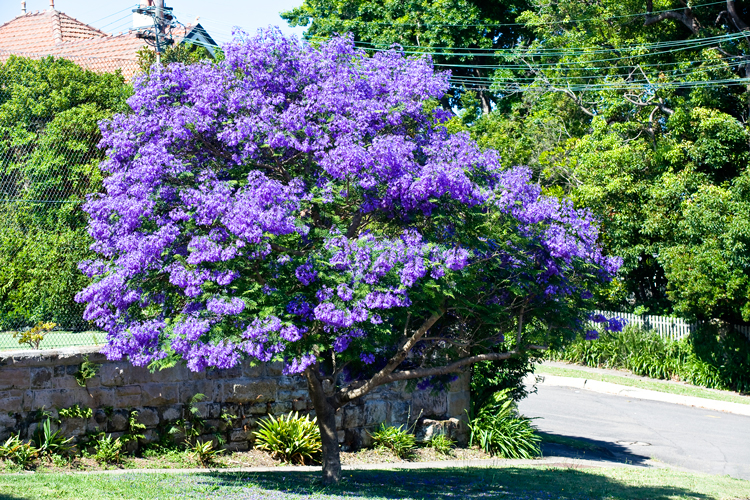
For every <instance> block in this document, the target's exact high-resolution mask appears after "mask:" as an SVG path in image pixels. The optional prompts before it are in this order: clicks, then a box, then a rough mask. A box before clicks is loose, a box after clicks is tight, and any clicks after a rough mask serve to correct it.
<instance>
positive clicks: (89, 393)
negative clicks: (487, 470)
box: [0, 347, 469, 450]
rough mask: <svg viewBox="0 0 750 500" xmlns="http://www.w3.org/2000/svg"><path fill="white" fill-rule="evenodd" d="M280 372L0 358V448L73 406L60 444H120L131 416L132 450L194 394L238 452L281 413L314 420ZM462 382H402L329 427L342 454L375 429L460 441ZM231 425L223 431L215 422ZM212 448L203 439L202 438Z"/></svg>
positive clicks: (80, 358) (295, 381) (48, 355)
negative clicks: (422, 431) (84, 414)
mask: <svg viewBox="0 0 750 500" xmlns="http://www.w3.org/2000/svg"><path fill="white" fill-rule="evenodd" d="M87 359H88V362H89V363H94V364H96V365H97V366H98V371H97V373H96V375H95V376H93V377H92V378H89V379H87V380H86V382H85V384H86V385H85V387H81V386H80V385H79V384H78V382H77V381H76V376H75V375H76V373H78V371H79V370H80V368H81V364H82V363H83V362H84V361H85V360H87ZM281 368H282V366H281V364H280V363H271V364H259V365H256V366H251V365H250V364H249V363H244V364H243V365H241V366H238V367H235V368H232V369H229V370H207V371H204V372H198V373H194V372H190V371H189V370H188V369H187V368H186V367H184V366H175V367H173V368H169V369H165V370H161V371H157V372H154V373H152V372H150V371H149V370H148V369H147V368H139V367H134V366H132V365H131V364H130V363H128V362H127V361H108V360H107V359H106V358H105V357H104V356H103V355H102V354H100V353H99V352H98V348H92V347H83V348H81V347H78V348H65V349H56V350H47V351H5V352H0V439H6V438H7V437H8V436H9V435H10V434H11V433H18V432H20V433H21V437H23V438H26V439H28V438H29V437H30V436H31V435H32V434H33V431H34V429H35V428H36V427H37V426H38V425H39V420H40V417H39V412H38V410H42V409H43V410H45V411H49V412H50V413H51V414H52V416H53V417H54V418H57V417H58V410H60V409H61V408H69V407H71V406H73V405H76V404H77V405H79V406H81V407H87V408H91V409H92V410H93V416H92V417H91V418H88V419H82V418H67V419H60V420H61V422H60V424H59V425H60V427H61V429H62V431H63V434H64V435H65V436H75V437H77V438H80V437H82V436H84V435H85V434H86V433H95V432H101V431H104V432H107V433H112V434H113V436H115V437H116V436H119V435H121V434H122V433H123V431H125V430H126V426H127V420H128V416H129V414H130V411H132V410H137V411H138V420H139V421H140V422H141V423H142V424H144V425H145V426H146V428H147V431H146V432H145V439H142V440H141V442H140V445H143V444H146V443H149V442H154V441H157V440H158V439H159V437H160V436H161V435H164V433H165V432H166V430H167V429H168V428H169V427H170V424H171V423H172V422H174V421H175V420H177V419H180V418H183V417H184V415H185V413H186V411H187V409H186V403H187V402H188V401H189V400H190V398H191V397H193V396H194V395H195V394H198V393H201V394H204V395H206V399H205V400H204V401H203V402H201V403H198V404H197V405H196V407H197V408H198V410H199V412H200V414H201V416H202V417H203V418H205V419H206V423H207V425H208V426H212V427H215V428H216V429H219V433H220V434H221V435H222V436H223V438H224V439H225V440H226V443H227V444H226V447H227V448H229V449H233V450H246V449H248V447H250V446H252V441H253V431H254V430H255V429H256V428H257V422H258V419H260V418H262V417H264V416H266V415H268V414H274V415H277V416H278V415H281V414H285V413H289V412H290V411H299V412H300V413H310V414H312V415H314V414H315V412H314V410H312V408H313V406H312V403H311V401H310V399H309V398H308V396H307V384H306V382H305V381H304V379H303V378H302V377H301V376H293V377H289V376H284V375H282V374H281ZM468 404H469V392H468V377H466V376H465V375H464V376H462V377H461V378H459V380H458V381H457V382H454V383H453V384H451V389H450V391H449V392H445V393H440V394H431V393H430V391H413V392H412V391H408V390H406V384H405V383H404V382H399V383H394V384H390V385H388V386H382V387H379V388H378V389H376V390H375V391H374V392H372V393H371V394H368V395H367V396H365V397H364V398H362V399H361V400H359V401H357V402H355V403H354V404H350V405H347V406H346V407H344V408H342V409H340V410H339V412H338V414H337V416H336V423H337V427H338V429H339V441H340V442H341V443H342V447H343V449H354V448H358V447H360V446H366V445H368V444H369V442H370V439H369V434H368V431H371V430H373V429H374V428H376V427H377V426H379V425H380V424H381V423H382V422H387V423H389V424H394V425H396V426H398V425H405V426H406V425H410V424H412V423H414V421H415V420H416V419H417V418H418V417H421V419H420V422H419V423H420V425H421V424H422V422H423V421H424V419H425V417H428V418H429V419H431V420H428V425H431V426H434V425H435V423H434V420H441V421H447V422H444V424H445V425H447V428H448V431H449V434H451V435H452V437H453V438H454V439H458V440H459V441H465V440H466V426H465V424H464V423H463V420H464V419H465V412H464V410H465V409H466V408H468ZM225 414H228V415H232V416H234V417H235V418H233V419H231V421H230V422H229V423H227V420H226V419H222V418H221V416H222V415H225ZM205 437H206V438H211V437H212V436H209V435H207V436H205Z"/></svg>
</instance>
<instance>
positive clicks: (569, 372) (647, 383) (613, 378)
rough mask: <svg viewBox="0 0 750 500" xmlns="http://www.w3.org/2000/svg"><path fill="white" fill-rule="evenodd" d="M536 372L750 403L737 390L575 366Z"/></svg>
mask: <svg viewBox="0 0 750 500" xmlns="http://www.w3.org/2000/svg"><path fill="white" fill-rule="evenodd" d="M534 373H538V374H542V375H543V374H545V373H546V374H548V375H557V376H560V377H576V378H585V379H587V380H599V381H601V382H611V383H613V384H619V385H627V386H630V387H637V388H639V389H649V390H652V391H659V392H668V393H670V394H679V395H681V396H695V397H698V398H705V399H714V400H717V401H728V402H731V403H741V404H745V405H750V396H740V395H739V394H737V393H735V392H730V391H719V390H715V389H703V388H701V387H696V386H692V385H682V384H671V383H668V382H664V381H659V380H653V379H652V380H643V379H636V378H631V377H620V376H618V375H609V374H604V373H593V372H589V371H585V370H576V369H574V368H559V367H557V366H548V365H536V367H535V368H534Z"/></svg>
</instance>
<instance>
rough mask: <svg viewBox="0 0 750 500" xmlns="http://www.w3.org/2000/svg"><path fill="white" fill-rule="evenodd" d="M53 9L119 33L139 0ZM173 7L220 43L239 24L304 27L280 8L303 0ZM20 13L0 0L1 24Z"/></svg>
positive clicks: (42, 5)
mask: <svg viewBox="0 0 750 500" xmlns="http://www.w3.org/2000/svg"><path fill="white" fill-rule="evenodd" d="M49 2H50V0H26V12H34V11H37V10H38V11H42V10H46V9H49ZM54 2H55V9H57V10H59V11H61V12H64V13H66V14H68V15H69V16H71V17H74V18H76V19H78V20H79V21H83V22H84V23H86V24H90V25H91V26H94V27H95V28H99V29H101V30H103V31H105V32H107V33H120V32H122V31H127V30H128V29H129V28H130V27H131V26H132V19H133V13H132V10H133V8H135V7H136V4H137V3H138V0H101V1H98V2H97V1H95V0H54ZM165 3H166V5H167V7H172V8H174V11H173V12H174V14H175V16H176V17H177V19H178V20H179V21H180V22H182V23H184V24H188V23H192V21H193V20H195V18H196V16H200V19H199V22H200V23H201V25H202V26H203V27H204V28H205V29H206V31H208V33H209V34H210V35H211V37H212V38H213V39H214V40H215V41H216V42H217V43H219V44H221V43H222V42H226V41H228V40H229V39H230V38H231V34H232V28H233V27H234V26H239V27H241V28H242V29H244V30H245V31H247V32H249V33H254V32H255V31H256V30H257V29H258V28H265V27H267V26H269V25H274V26H279V27H280V28H281V29H282V31H283V32H284V33H287V34H292V33H294V34H296V35H298V36H301V35H302V32H303V28H289V26H288V25H287V24H286V22H285V21H284V20H283V19H281V18H280V17H279V12H282V11H285V10H289V9H291V8H293V7H296V6H298V5H301V4H302V0H275V1H268V0H265V1H264V0H213V1H206V0H202V1H200V0H166V2H165ZM20 14H21V0H0V25H2V24H4V23H6V22H8V21H10V20H11V19H13V18H14V17H16V16H18V15H20Z"/></svg>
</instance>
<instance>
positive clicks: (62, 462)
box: [49, 453, 70, 469]
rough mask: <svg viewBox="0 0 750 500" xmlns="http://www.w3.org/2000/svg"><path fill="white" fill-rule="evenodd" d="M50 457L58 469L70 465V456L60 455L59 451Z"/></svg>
mask: <svg viewBox="0 0 750 500" xmlns="http://www.w3.org/2000/svg"><path fill="white" fill-rule="evenodd" d="M49 459H50V462H51V463H52V465H53V466H54V467H57V468H58V469H64V468H65V467H67V466H69V465H70V457H67V456H62V455H58V454H57V453H53V454H52V455H50V457H49Z"/></svg>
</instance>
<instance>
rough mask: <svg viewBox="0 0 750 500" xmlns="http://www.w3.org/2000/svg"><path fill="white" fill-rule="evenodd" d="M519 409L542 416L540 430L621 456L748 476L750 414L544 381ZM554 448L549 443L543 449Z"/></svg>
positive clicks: (528, 413)
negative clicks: (596, 391)
mask: <svg viewBox="0 0 750 500" xmlns="http://www.w3.org/2000/svg"><path fill="white" fill-rule="evenodd" d="M519 409H520V411H521V413H522V414H524V415H526V416H527V417H541V418H539V419H538V420H536V421H535V425H536V426H537V427H538V428H539V430H541V431H543V432H547V433H550V434H556V435H559V436H564V437H571V438H584V439H585V440H586V441H588V442H589V443H591V444H594V445H598V446H600V447H601V448H603V451H605V454H611V456H612V457H614V458H616V459H618V460H620V461H628V462H631V463H635V464H638V463H643V462H645V461H646V460H648V459H655V460H658V461H661V462H664V463H666V464H669V465H673V466H678V467H684V468H686V469H690V470H694V471H699V472H705V473H708V474H720V475H724V474H726V475H730V476H732V477H736V478H740V479H747V480H750V417H746V416H742V415H733V414H729V413H722V412H717V411H710V410H703V409H698V408H691V407H688V406H681V405H676V404H671V403H662V402H657V401H646V400H641V399H635V398H627V397H622V396H614V395H608V394H599V393H594V392H590V391H586V390H578V389H571V388H567V387H555V386H545V385H539V386H538V392H537V393H536V394H531V395H530V396H529V397H528V398H526V399H525V400H523V401H521V403H520V404H519ZM558 451H561V449H560V448H559V447H554V446H552V447H548V448H547V450H546V453H547V454H548V455H549V454H551V453H556V452H558ZM563 453H565V452H564V451H563ZM580 453H581V458H584V457H590V456H591V455H592V454H595V453H591V452H589V453H588V455H585V454H583V452H580ZM592 458H593V457H592Z"/></svg>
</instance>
